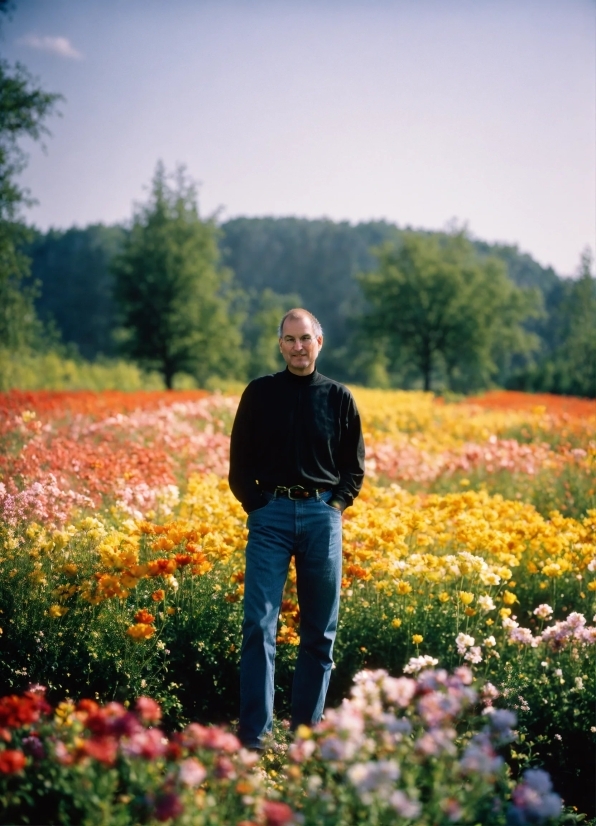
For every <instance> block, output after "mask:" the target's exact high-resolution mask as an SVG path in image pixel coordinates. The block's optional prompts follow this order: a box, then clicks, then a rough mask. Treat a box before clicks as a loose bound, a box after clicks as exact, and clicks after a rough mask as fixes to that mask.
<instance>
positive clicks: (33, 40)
mask: <svg viewBox="0 0 596 826" xmlns="http://www.w3.org/2000/svg"><path fill="white" fill-rule="evenodd" d="M17 43H18V44H19V45H20V46H28V47H29V48H30V49H38V50H39V51H41V52H50V53H51V54H57V55H59V56H60V57H66V58H69V59H70V60H82V58H83V54H82V52H79V51H78V49H75V47H74V46H73V45H72V43H71V42H70V40H69V39H68V37H51V36H50V35H44V36H43V37H38V35H36V34H28V35H27V36H26V37H21V38H20V39H19V40H17Z"/></svg>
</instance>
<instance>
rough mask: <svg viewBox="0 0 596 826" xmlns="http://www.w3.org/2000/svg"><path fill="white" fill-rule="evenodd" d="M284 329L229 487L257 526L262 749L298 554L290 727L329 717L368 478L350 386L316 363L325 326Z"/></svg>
mask: <svg viewBox="0 0 596 826" xmlns="http://www.w3.org/2000/svg"><path fill="white" fill-rule="evenodd" d="M278 334H279V348H280V351H281V354H282V356H283V358H284V360H285V362H286V365H287V368H286V369H285V370H284V371H282V372H280V373H274V374H272V375H269V376H262V377H261V378H258V379H255V380H254V381H252V382H251V383H250V384H249V385H248V387H247V388H246V389H245V391H244V393H243V395H242V398H241V400H240V405H239V407H238V412H237V414H236V419H235V421H234V426H233V428H232V442H231V450H230V475H229V482H230V487H231V489H232V493H233V494H234V496H235V497H236V498H237V499H238V500H239V501H240V502H241V503H242V505H243V507H244V509H245V510H246V512H247V513H248V522H247V524H248V529H249V533H248V543H247V546H246V574H245V582H244V622H243V626H242V635H243V637H242V654H241V662H240V696H241V699H240V725H239V730H238V734H239V737H240V740H241V741H242V743H243V744H244V745H245V746H247V747H248V748H255V749H262V748H264V746H265V744H266V741H267V738H268V736H269V735H270V733H271V729H272V725H273V691H274V661H275V640H276V634H277V622H278V617H279V611H280V606H281V600H282V595H283V589H284V585H285V581H286V578H287V574H288V566H289V564H290V559H291V557H292V555H294V557H295V563H296V575H297V589H298V602H299V606H300V647H299V650H298V659H297V663H296V669H295V672H294V680H293V685H292V727H293V728H295V727H296V726H298V725H300V724H306V725H313V724H314V723H316V722H318V721H319V720H320V719H321V715H322V713H323V708H324V704H325V696H326V693H327V686H328V684H329V677H330V675H331V667H332V664H333V659H332V652H333V643H334V640H335V634H336V628H337V615H338V608H339V593H340V587H341V514H342V511H343V510H344V509H345V508H346V507H348V506H349V505H351V504H352V502H353V500H354V497H355V496H357V495H358V492H359V490H360V488H361V486H362V480H363V477H364V442H363V439H362V430H361V425H360V417H359V415H358V411H357V409H356V404H355V402H354V399H353V397H352V394H351V393H350V391H349V390H348V389H347V388H346V387H344V386H343V385H341V384H339V383H338V382H335V381H332V380H331V379H328V378H326V377H325V376H322V375H321V374H320V373H319V372H318V371H317V369H316V366H315V362H316V359H317V356H318V354H319V352H320V350H321V347H322V346H323V331H322V329H321V325H320V324H319V322H318V321H317V319H316V318H315V317H314V316H313V315H312V314H311V313H309V312H308V311H307V310H303V309H294V310H290V311H289V312H287V313H286V314H285V316H284V317H283V319H282V321H281V324H280V327H279V331H278Z"/></svg>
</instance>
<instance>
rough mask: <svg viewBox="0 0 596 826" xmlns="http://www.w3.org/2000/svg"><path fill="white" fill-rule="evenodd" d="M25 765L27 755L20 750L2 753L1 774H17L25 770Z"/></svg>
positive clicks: (0, 752)
mask: <svg viewBox="0 0 596 826" xmlns="http://www.w3.org/2000/svg"><path fill="white" fill-rule="evenodd" d="M25 763H26V760H25V755H24V754H23V752H22V751H19V750H18V749H4V751H0V772H2V774H16V773H17V772H20V771H22V770H23V769H24V768H25Z"/></svg>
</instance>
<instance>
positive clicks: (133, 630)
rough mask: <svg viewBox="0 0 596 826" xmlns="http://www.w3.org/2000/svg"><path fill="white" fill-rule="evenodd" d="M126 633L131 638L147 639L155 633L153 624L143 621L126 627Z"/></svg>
mask: <svg viewBox="0 0 596 826" xmlns="http://www.w3.org/2000/svg"><path fill="white" fill-rule="evenodd" d="M126 633H127V634H128V636H129V637H132V638H133V640H148V639H149V637H152V636H153V635H154V634H155V626H154V625H146V624H145V623H144V622H139V623H137V624H136V625H131V626H130V628H127V630H126Z"/></svg>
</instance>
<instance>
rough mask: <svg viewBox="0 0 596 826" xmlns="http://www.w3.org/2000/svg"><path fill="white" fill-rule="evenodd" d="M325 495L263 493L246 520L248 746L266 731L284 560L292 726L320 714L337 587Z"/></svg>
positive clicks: (244, 699)
mask: <svg viewBox="0 0 596 826" xmlns="http://www.w3.org/2000/svg"><path fill="white" fill-rule="evenodd" d="M331 495H332V494H331V492H330V491H328V492H325V493H322V494H320V495H319V496H318V497H317V498H314V497H313V498H312V499H301V500H297V501H296V500H291V499H287V498H286V497H277V498H274V497H273V496H272V495H268V496H267V498H268V499H269V501H268V502H267V504H266V505H265V506H264V507H262V508H259V509H258V510H256V511H253V512H252V513H250V514H249V516H248V522H247V524H248V529H249V533H248V544H247V546H246V576H245V582H244V622H243V624H242V655H241V661H240V726H239V731H238V734H239V737H240V740H241V741H242V743H243V744H244V745H245V746H248V747H249V748H262V747H263V744H264V738H266V737H267V735H268V734H269V733H270V732H271V729H272V726H273V692H274V667H275V639H276V636H277V622H278V618H279V611H280V606H281V600H282V596H283V590H284V585H285V582H286V579H287V576H288V568H289V565H290V559H291V557H292V555H294V556H295V562H296V575H297V589H298V604H299V606H300V647H299V649H298V659H297V662H296V669H295V671H294V680H293V684H292V726H293V727H294V728H295V727H296V726H298V725H300V724H302V723H304V724H306V725H313V724H314V723H317V722H318V721H319V720H320V719H321V715H322V713H323V709H324V705H325V696H326V694H327V686H328V685H329V677H330V676H331V667H332V665H333V658H332V653H333V643H334V641H335V634H336V630H337V615H338V610H339V593H340V588H341V558H342V555H341V513H340V511H339V510H337V509H336V508H332V507H331V506H330V505H328V504H327V502H328V501H329V499H330V498H331Z"/></svg>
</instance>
